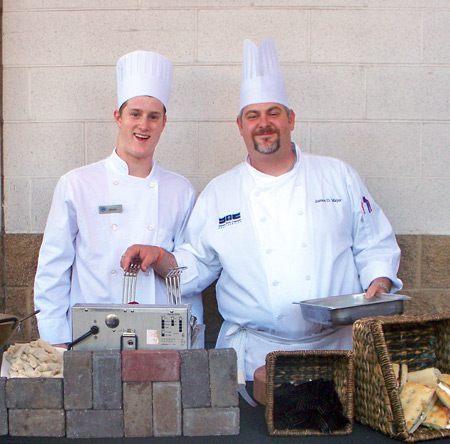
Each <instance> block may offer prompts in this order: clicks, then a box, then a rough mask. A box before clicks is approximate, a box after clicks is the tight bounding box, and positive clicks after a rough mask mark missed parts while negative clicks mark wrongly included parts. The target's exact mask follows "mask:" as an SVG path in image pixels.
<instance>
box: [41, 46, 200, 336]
mask: <svg viewBox="0 0 450 444" xmlns="http://www.w3.org/2000/svg"><path fill="white" fill-rule="evenodd" d="M116 75H117V96H118V105H117V110H116V111H114V119H115V121H116V124H117V126H118V138H117V147H116V148H115V149H114V151H113V152H112V154H111V156H109V157H108V158H107V159H104V160H102V161H100V162H97V163H93V164H91V165H87V166H85V167H82V168H78V169H75V170H73V171H70V172H69V173H67V174H65V175H64V176H63V177H61V179H60V180H59V182H58V184H57V186H56V190H55V193H54V196H53V202H52V205H51V209H50V213H49V216H48V220H47V225H46V228H45V234H44V239H43V243H42V246H41V250H40V254H39V263H38V269H37V273H36V279H35V286H34V300H35V306H36V309H40V310H41V312H40V314H39V315H38V327H39V334H40V336H41V338H42V339H44V340H46V341H49V342H50V343H52V344H62V343H67V342H70V341H71V340H72V334H71V310H70V308H71V307H72V305H74V304H75V303H109V304H110V303H122V284H123V272H122V270H121V268H120V266H119V263H120V257H121V255H122V253H123V252H124V251H125V249H126V248H127V247H128V246H129V245H130V244H133V243H147V244H155V245H160V246H161V247H163V248H164V249H165V250H167V251H172V250H173V249H174V247H175V246H176V245H179V244H181V243H182V242H183V241H184V238H183V230H184V228H185V225H186V223H187V220H188V217H189V215H190V213H191V211H192V208H193V206H194V201H195V192H194V189H193V187H192V185H191V184H190V183H189V182H188V180H186V179H185V178H184V177H181V176H179V175H178V174H175V173H172V172H169V171H166V170H165V169H163V168H161V167H159V166H158V165H156V163H155V161H154V160H153V154H154V152H155V148H156V145H157V144H158V141H159V138H160V136H161V133H162V132H163V130H164V127H165V125H166V119H167V117H166V107H167V104H168V101H169V96H170V89H171V84H172V75H173V66H172V64H171V62H170V60H168V59H167V58H166V57H164V56H162V55H160V54H157V53H153V52H147V51H135V52H132V53H130V54H127V55H125V56H123V57H122V58H120V59H119V61H118V63H117V67H116ZM160 251H161V252H162V250H160ZM161 260H162V257H161V256H159V259H158V257H157V258H156V259H155V262H158V261H161ZM136 300H137V301H138V302H140V303H146V304H153V303H165V302H166V290H165V281H164V280H163V279H162V278H161V277H160V276H158V275H155V273H154V272H153V270H152V269H150V270H148V271H147V272H146V273H145V274H144V273H139V275H138V278H137V289H136ZM189 302H191V303H192V304H193V314H195V315H196V316H197V319H198V322H199V323H201V322H202V316H203V315H202V305H201V295H200V294H197V295H195V296H194V297H192V298H190V300H189Z"/></svg>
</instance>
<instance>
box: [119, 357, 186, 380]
mask: <svg viewBox="0 0 450 444" xmlns="http://www.w3.org/2000/svg"><path fill="white" fill-rule="evenodd" d="M179 380H180V353H179V352H178V351H177V350H124V351H122V381H127V382H131V381H136V382H156V381H159V382H170V381H179Z"/></svg>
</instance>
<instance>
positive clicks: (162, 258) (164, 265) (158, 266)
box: [120, 244, 178, 277]
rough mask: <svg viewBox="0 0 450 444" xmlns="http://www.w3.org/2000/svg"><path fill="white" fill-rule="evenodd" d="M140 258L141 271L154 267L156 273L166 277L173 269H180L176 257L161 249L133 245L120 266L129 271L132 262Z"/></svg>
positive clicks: (121, 260) (152, 246)
mask: <svg viewBox="0 0 450 444" xmlns="http://www.w3.org/2000/svg"><path fill="white" fill-rule="evenodd" d="M136 257H138V258H139V259H141V270H142V271H146V270H147V269H148V267H152V268H153V269H154V270H155V271H156V273H158V274H160V275H161V276H163V277H165V276H166V275H167V273H168V272H169V270H170V269H171V268H176V267H178V264H177V261H176V259H175V256H174V255H173V254H172V253H170V252H168V251H167V250H164V249H163V248H161V247H156V246H154V245H139V244H135V245H132V246H131V247H129V248H128V249H127V251H126V252H125V254H124V255H123V256H122V258H121V259H120V266H121V267H122V268H123V269H124V270H125V271H127V270H128V269H129V267H130V264H131V261H132V260H133V259H134V258H136Z"/></svg>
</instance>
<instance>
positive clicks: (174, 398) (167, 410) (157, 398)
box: [153, 382, 182, 436]
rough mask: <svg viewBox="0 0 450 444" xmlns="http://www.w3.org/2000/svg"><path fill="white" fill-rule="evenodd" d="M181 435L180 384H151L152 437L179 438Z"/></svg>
mask: <svg viewBox="0 0 450 444" xmlns="http://www.w3.org/2000/svg"><path fill="white" fill-rule="evenodd" d="M181 433H182V429H181V386H180V383H179V382H155V383H153V434H154V436H180V435H181Z"/></svg>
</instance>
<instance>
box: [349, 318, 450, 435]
mask: <svg viewBox="0 0 450 444" xmlns="http://www.w3.org/2000/svg"><path fill="white" fill-rule="evenodd" d="M353 353H354V361H355V419H356V420H357V421H359V422H361V423H362V424H365V425H369V426H370V427H372V428H374V429H376V430H380V431H381V432H383V433H385V434H387V435H389V436H391V437H393V438H395V439H399V440H402V441H406V442H416V441H426V440H430V439H437V438H443V437H448V436H450V430H430V429H428V428H426V427H419V428H418V429H417V430H416V431H415V432H414V433H412V434H410V433H409V432H408V430H407V428H406V423H405V418H404V415H403V409H402V406H401V403H400V397H399V392H398V385H397V381H396V378H395V376H394V371H393V368H392V363H393V362H396V363H399V364H402V363H406V364H407V365H408V369H409V370H410V371H414V370H420V369H423V368H427V367H436V368H438V369H439V370H440V371H441V372H443V373H450V314H447V315H439V316H436V315H423V316H412V315H398V316H380V317H374V318H366V319H361V320H359V321H356V322H355V324H354V326H353Z"/></svg>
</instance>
